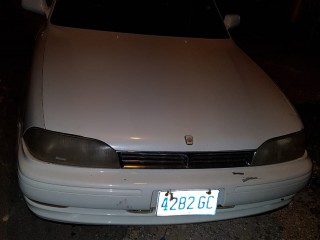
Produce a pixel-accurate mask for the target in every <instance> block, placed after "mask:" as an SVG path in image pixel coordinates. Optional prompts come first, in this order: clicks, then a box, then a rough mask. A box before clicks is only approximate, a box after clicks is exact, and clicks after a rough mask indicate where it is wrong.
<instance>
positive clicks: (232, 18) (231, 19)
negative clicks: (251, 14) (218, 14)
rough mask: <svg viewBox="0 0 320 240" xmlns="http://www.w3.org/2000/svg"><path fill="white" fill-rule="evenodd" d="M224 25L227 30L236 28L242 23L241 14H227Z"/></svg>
mask: <svg viewBox="0 0 320 240" xmlns="http://www.w3.org/2000/svg"><path fill="white" fill-rule="evenodd" d="M223 22H224V25H225V27H226V29H227V30H229V29H231V28H234V27H236V26H238V25H239V24H240V16H239V15H238V14H227V15H226V16H225V17H224V21H223Z"/></svg>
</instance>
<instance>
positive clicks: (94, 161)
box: [23, 128, 120, 168]
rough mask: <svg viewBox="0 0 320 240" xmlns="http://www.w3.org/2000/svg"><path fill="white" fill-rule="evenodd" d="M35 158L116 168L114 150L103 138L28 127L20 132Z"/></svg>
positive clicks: (67, 163)
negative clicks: (98, 138) (91, 137)
mask: <svg viewBox="0 0 320 240" xmlns="http://www.w3.org/2000/svg"><path fill="white" fill-rule="evenodd" d="M23 138H24V141H25V143H26V146H27V148H28V150H29V151H30V153H31V154H32V155H33V156H34V157H35V158H37V159H38V160H41V161H44V162H48V163H54V164H60V165H69V166H78V167H90V168H119V167H120V164H119V158H118V154H117V153H116V151H115V150H114V149H112V148H111V147H110V146H108V145H107V144H105V143H104V142H101V141H98V140H95V139H90V138H84V137H80V136H75V135H69V134H63V133H58V132H53V131H48V130H44V129H41V128H30V129H28V130H27V131H26V133H25V134H24V136H23Z"/></svg>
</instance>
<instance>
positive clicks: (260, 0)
mask: <svg viewBox="0 0 320 240" xmlns="http://www.w3.org/2000/svg"><path fill="white" fill-rule="evenodd" d="M217 4H218V6H219V7H220V10H221V13H222V15H225V14H227V13H237V14H239V15H240V16H241V24H240V26H239V27H237V28H235V29H233V30H232V31H231V35H232V37H233V38H234V40H235V42H236V43H237V44H238V45H239V46H240V47H241V48H242V49H243V50H244V51H245V52H246V53H247V54H248V55H249V56H250V57H251V58H252V59H254V60H255V61H256V62H257V63H258V64H259V65H260V66H261V67H262V68H263V69H264V70H265V71H266V72H267V73H268V74H269V75H270V76H271V78H272V79H273V80H274V81H275V83H276V84H277V85H278V86H279V87H280V88H281V89H282V91H283V92H284V93H285V94H286V95H287V97H288V98H289V99H290V101H291V102H292V103H293V105H294V106H295V108H296V109H297V111H298V113H299V114H300V116H301V118H302V121H303V122H304V124H305V130H306V137H307V149H308V152H309V155H310V157H311V159H312V160H313V163H314V170H313V176H312V179H311V181H310V184H309V185H308V186H307V187H306V188H305V189H304V190H303V191H302V192H301V193H299V194H298V195H297V197H296V199H295V200H294V202H293V203H292V204H290V205H289V206H287V207H285V208H283V209H281V210H279V211H276V212H273V213H268V214H264V215H261V216H256V217H249V218H243V219H235V220H229V221H222V222H217V223H208V224H192V225H187V227H186V226H185V225H180V226H163V227H160V226H159V227H157V226H153V227H147V226H146V227H144V226H137V227H126V226H113V227H112V226H104V227H101V226H92V227H89V226H74V225H67V224H59V223H52V222H48V221H45V220H42V219H39V218H37V217H35V216H34V215H32V214H31V213H30V212H29V211H28V209H27V207H26V205H25V204H24V201H23V199H22V195H21V193H20V191H19V188H18V185H17V177H16V153H15V152H16V136H17V135H16V134H17V131H16V125H17V121H18V119H19V117H20V112H21V107H22V106H23V104H24V96H25V94H26V90H27V86H28V70H29V68H30V64H31V57H32V51H33V46H34V39H35V36H36V33H37V30H38V29H39V27H40V26H41V24H42V23H43V21H44V20H45V19H44V18H43V17H42V16H39V15H37V14H33V13H31V12H28V11H25V10H23V9H22V8H21V7H20V1H19V0H1V1H0V187H1V188H0V189H1V195H0V239H1V240H2V239H45V238H46V239H69V238H70V239H160V237H161V236H162V235H163V234H164V232H165V231H167V239H199V238H202V239H320V201H319V200H318V199H319V193H320V191H319V185H320V179H319V175H320V173H319V164H320V59H319V57H320V46H319V45H320V1H319V0H281V1H279V0H217ZM209 233H211V234H214V235H211V237H210V234H209ZM212 236H215V237H212Z"/></svg>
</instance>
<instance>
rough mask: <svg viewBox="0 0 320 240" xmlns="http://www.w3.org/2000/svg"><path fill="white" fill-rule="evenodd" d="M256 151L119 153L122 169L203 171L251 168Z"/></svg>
mask: <svg viewBox="0 0 320 240" xmlns="http://www.w3.org/2000/svg"><path fill="white" fill-rule="evenodd" d="M254 154H255V150H248V151H224V152H123V151H121V152H118V155H119V159H120V164H121V167H122V168H128V169H185V168H191V169H201V168H232V167H247V166H250V164H251V162H252V160H253V157H254Z"/></svg>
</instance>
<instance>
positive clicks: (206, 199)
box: [157, 190, 219, 216]
mask: <svg viewBox="0 0 320 240" xmlns="http://www.w3.org/2000/svg"><path fill="white" fill-rule="evenodd" d="M218 195H219V190H211V191H208V190H189V191H168V192H159V195H158V204H157V216H177V215H215V214H216V209H217V202H218Z"/></svg>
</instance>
